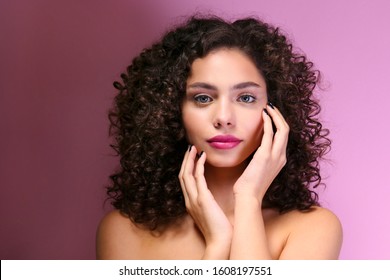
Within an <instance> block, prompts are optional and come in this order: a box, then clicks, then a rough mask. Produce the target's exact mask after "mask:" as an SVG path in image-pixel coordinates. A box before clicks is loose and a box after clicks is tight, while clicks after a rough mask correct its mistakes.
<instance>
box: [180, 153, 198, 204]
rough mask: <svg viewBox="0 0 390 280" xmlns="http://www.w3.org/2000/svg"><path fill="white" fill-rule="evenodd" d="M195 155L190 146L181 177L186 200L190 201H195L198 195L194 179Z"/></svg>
mask: <svg viewBox="0 0 390 280" xmlns="http://www.w3.org/2000/svg"><path fill="white" fill-rule="evenodd" d="M196 153H197V150H196V147H195V146H192V147H191V148H190V151H189V152H188V157H187V158H186V161H185V162H184V168H183V176H182V179H183V185H184V188H185V191H186V192H187V195H188V198H189V199H190V200H191V201H192V200H193V199H195V198H196V196H197V195H198V192H197V189H196V182H195V178H194V171H195V170H194V169H195V161H196Z"/></svg>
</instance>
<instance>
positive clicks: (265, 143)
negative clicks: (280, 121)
mask: <svg viewBox="0 0 390 280" xmlns="http://www.w3.org/2000/svg"><path fill="white" fill-rule="evenodd" d="M263 123H264V125H263V132H264V133H263V138H262V139H261V145H260V147H261V149H262V150H265V151H270V150H271V148H272V139H273V136H274V132H273V129H272V120H271V117H270V116H269V114H268V110H266V109H264V110H263Z"/></svg>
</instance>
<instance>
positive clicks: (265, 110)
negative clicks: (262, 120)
mask: <svg viewBox="0 0 390 280" xmlns="http://www.w3.org/2000/svg"><path fill="white" fill-rule="evenodd" d="M263 110H264V112H265V113H266V114H267V116H269V114H268V111H267V109H266V108H264V109H263Z"/></svg>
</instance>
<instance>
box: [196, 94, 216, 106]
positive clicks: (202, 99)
mask: <svg viewBox="0 0 390 280" xmlns="http://www.w3.org/2000/svg"><path fill="white" fill-rule="evenodd" d="M194 99H195V101H196V102H198V103H201V104H206V103H210V102H211V101H213V99H212V98H211V97H210V96H208V95H205V94H199V95H197V96H195V97H194Z"/></svg>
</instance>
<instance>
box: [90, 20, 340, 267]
mask: <svg viewBox="0 0 390 280" xmlns="http://www.w3.org/2000/svg"><path fill="white" fill-rule="evenodd" d="M121 77H122V79H123V84H121V83H118V82H116V83H114V86H115V87H116V88H117V89H118V90H119V91H120V92H119V94H118V95H117V97H116V99H115V107H114V109H113V110H112V111H111V112H110V120H111V129H112V130H111V132H112V133H113V135H115V140H116V143H115V144H114V145H113V147H114V149H115V150H116V151H117V152H118V154H119V155H120V160H121V161H120V163H121V167H120V169H119V170H118V172H116V173H115V174H113V175H112V176H111V179H112V185H111V186H110V187H109V188H108V191H107V192H108V195H109V196H110V197H111V198H112V199H113V205H114V206H115V208H116V209H117V210H115V211H112V212H111V213H109V214H108V215H107V216H106V217H104V219H103V220H102V222H101V223H100V225H99V229H98V234H97V258H99V259H336V258H337V257H338V254H339V251H340V247H341V243H342V230H341V225H340V223H339V220H338V219H337V217H336V216H335V215H334V214H332V213H331V212H330V211H329V210H326V209H324V208H321V207H320V206H319V204H318V195H317V194H316V193H315V192H314V191H313V188H315V187H316V186H318V185H319V184H320V183H321V176H320V171H319V159H320V158H321V157H322V156H323V155H324V154H325V153H326V152H327V151H328V148H329V146H330V141H329V139H328V138H327V135H328V130H326V129H323V128H322V125H321V123H320V122H319V121H318V119H317V116H318V113H319V111H320V106H319V104H318V103H317V101H316V100H315V99H314V98H313V90H314V89H315V87H316V85H317V82H318V79H319V76H318V72H317V71H315V70H313V64H312V63H311V62H309V61H307V59H306V57H305V56H303V55H300V54H297V53H296V52H295V51H294V50H293V48H292V45H291V44H290V43H289V42H288V40H287V39H286V37H285V36H284V35H283V34H281V32H280V31H279V30H278V29H277V28H274V27H272V26H270V25H268V24H266V23H263V22H261V21H260V20H257V19H254V18H247V19H242V20H237V21H235V22H233V23H229V22H226V21H224V20H222V19H219V18H216V17H209V18H201V17H193V18H191V19H189V20H188V22H186V23H185V24H183V25H181V26H179V27H177V28H175V29H174V30H172V31H170V32H168V33H167V34H166V35H165V36H164V37H163V38H162V40H161V41H160V42H158V43H155V44H154V45H153V46H152V47H151V48H149V49H145V50H144V51H143V52H142V53H141V54H140V55H139V56H138V57H136V58H135V59H134V60H133V63H132V64H131V65H130V66H129V67H128V69H127V73H126V74H122V76H121ZM183 157H184V159H183Z"/></svg>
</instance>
